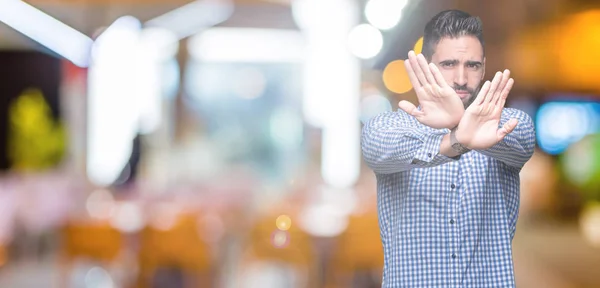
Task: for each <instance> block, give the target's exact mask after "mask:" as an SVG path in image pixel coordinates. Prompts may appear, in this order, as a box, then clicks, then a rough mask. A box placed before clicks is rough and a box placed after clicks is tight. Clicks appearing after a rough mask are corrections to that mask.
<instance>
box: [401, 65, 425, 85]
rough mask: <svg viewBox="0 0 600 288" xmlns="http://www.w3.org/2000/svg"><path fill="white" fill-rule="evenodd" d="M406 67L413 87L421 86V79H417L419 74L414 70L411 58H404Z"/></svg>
mask: <svg viewBox="0 0 600 288" xmlns="http://www.w3.org/2000/svg"><path fill="white" fill-rule="evenodd" d="M404 68H406V72H407V74H408V79H409V80H410V83H411V84H412V86H413V88H414V89H415V90H416V89H417V88H421V87H422V86H421V83H420V82H419V79H417V75H416V74H415V70H413V68H412V65H410V60H408V59H406V60H404Z"/></svg>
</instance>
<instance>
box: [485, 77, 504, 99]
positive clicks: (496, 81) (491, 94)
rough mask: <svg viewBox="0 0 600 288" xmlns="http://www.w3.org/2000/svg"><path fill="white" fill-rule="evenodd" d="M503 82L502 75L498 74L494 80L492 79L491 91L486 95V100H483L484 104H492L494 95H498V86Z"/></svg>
mask: <svg viewBox="0 0 600 288" xmlns="http://www.w3.org/2000/svg"><path fill="white" fill-rule="evenodd" d="M501 80H502V73H501V72H496V75H495V76H494V79H492V85H491V86H490V91H489V92H488V93H487V95H485V99H484V100H483V102H484V103H489V102H491V100H492V98H493V97H494V93H496V90H497V89H498V85H499V84H500V81H501Z"/></svg>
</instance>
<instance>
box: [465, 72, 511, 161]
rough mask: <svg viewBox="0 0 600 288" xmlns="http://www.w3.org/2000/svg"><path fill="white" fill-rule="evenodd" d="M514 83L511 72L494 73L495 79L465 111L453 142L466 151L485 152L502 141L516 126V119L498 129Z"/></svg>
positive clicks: (484, 87) (486, 84) (482, 89)
mask: <svg viewBox="0 0 600 288" xmlns="http://www.w3.org/2000/svg"><path fill="white" fill-rule="evenodd" d="M513 83H514V80H513V79H512V78H510V71H509V70H508V69H507V70H504V73H501V72H497V73H496V75H495V76H494V79H493V80H492V82H491V83H490V81H486V82H485V84H483V86H482V87H481V90H480V91H479V94H477V98H475V101H474V102H473V103H472V104H471V105H470V106H469V107H468V108H467V110H466V111H465V113H464V115H463V117H462V119H461V120H460V123H459V124H458V127H457V128H456V140H457V141H458V142H459V143H461V144H463V145H464V146H466V147H468V148H469V149H473V150H476V149H479V150H483V149H487V148H490V147H492V146H494V145H495V144H496V143H498V142H500V141H502V139H504V137H505V136H506V135H507V134H508V133H510V132H512V131H513V130H514V129H515V127H517V123H518V121H517V119H510V120H509V121H508V122H506V124H504V126H502V127H500V128H498V124H499V123H500V116H501V115H502V109H503V108H504V103H505V102H506V97H507V96H508V93H509V92H510V89H511V88H512V86H513Z"/></svg>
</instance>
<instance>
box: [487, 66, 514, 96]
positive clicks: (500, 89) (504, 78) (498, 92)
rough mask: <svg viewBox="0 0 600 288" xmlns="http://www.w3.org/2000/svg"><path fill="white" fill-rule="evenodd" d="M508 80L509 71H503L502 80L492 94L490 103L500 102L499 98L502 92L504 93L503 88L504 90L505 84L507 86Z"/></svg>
mask: <svg viewBox="0 0 600 288" xmlns="http://www.w3.org/2000/svg"><path fill="white" fill-rule="evenodd" d="M509 79H510V70H508V69H505V70H504V72H503V73H502V80H501V81H500V84H499V85H498V89H496V92H494V97H493V99H491V102H492V103H498V100H500V98H501V97H502V92H503V91H504V88H506V84H508V80H509Z"/></svg>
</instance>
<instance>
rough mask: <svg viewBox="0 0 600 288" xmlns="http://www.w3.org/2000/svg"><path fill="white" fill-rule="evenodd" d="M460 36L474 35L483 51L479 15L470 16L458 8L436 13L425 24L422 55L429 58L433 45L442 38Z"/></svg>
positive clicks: (481, 25) (481, 27)
mask: <svg viewBox="0 0 600 288" xmlns="http://www.w3.org/2000/svg"><path fill="white" fill-rule="evenodd" d="M460 36H473V37H476V38H477V39H479V42H480V43H481V47H482V48H483V50H484V51H485V45H484V41H483V24H482V23H481V19H479V17H474V16H471V15H470V14H469V13H467V12H464V11H460V10H446V11H442V12H440V13H438V14H437V15H435V16H434V17H433V18H431V20H429V22H427V25H425V35H424V36H423V52H422V53H423V56H425V58H427V59H428V60H431V56H432V55H433V53H434V52H435V47H436V46H437V44H438V43H439V42H440V40H442V38H446V37H447V38H458V37H460Z"/></svg>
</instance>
